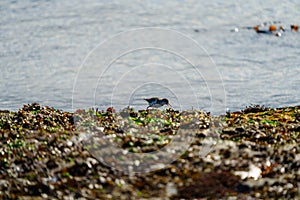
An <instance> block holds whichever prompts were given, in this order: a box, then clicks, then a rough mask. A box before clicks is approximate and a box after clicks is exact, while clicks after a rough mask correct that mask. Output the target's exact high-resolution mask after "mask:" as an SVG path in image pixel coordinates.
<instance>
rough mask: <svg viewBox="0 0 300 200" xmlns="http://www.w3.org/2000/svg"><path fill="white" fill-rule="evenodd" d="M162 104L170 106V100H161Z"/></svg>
mask: <svg viewBox="0 0 300 200" xmlns="http://www.w3.org/2000/svg"><path fill="white" fill-rule="evenodd" d="M161 103H162V104H164V105H168V104H169V100H168V99H166V98H164V99H162V100H161Z"/></svg>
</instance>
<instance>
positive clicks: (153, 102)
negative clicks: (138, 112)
mask: <svg viewBox="0 0 300 200" xmlns="http://www.w3.org/2000/svg"><path fill="white" fill-rule="evenodd" d="M144 100H145V101H147V102H148V103H149V106H148V107H147V109H148V108H150V107H152V108H159V107H162V106H164V105H167V106H168V107H171V105H170V104H169V100H168V99H166V98H158V97H152V98H149V99H146V98H145V99H144Z"/></svg>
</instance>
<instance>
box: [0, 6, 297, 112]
mask: <svg viewBox="0 0 300 200" xmlns="http://www.w3.org/2000/svg"><path fill="white" fill-rule="evenodd" d="M297 8H300V2H299V1H296V0H294V1H282V0H281V1H279V0H275V1H274V0H272V1H271V0H267V1H263V2H262V1H259V0H254V1H251V2H250V3H249V2H247V3H246V2H245V1H242V0H240V1H236V0H234V1H233V0H232V1H222V0H213V1H196V0H190V1H183V0H177V1H164V2H161V1H129V0H126V1H125V0H124V1H104V0H103V1H85V3H81V1H38V0H35V1H33V0H28V1H1V2H0V13H1V18H0V26H1V29H0V52H1V53H0V67H1V71H0V109H11V110H17V109H19V108H20V107H21V106H22V104H27V103H31V102H39V103H41V104H46V105H50V106H54V107H56V108H60V109H63V110H66V111H71V110H72V97H75V100H74V98H73V103H74V104H73V109H75V108H78V107H89V106H98V107H103V108H104V107H106V106H109V105H110V104H112V105H113V106H115V107H117V108H122V107H124V106H126V105H128V104H130V105H133V106H136V107H138V108H144V107H145V106H146V104H145V102H143V100H142V98H144V97H149V96H162V97H168V98H170V99H171V103H172V105H173V106H174V107H176V108H180V109H191V108H201V109H205V110H211V107H212V106H214V104H212V103H211V102H212V100H211V99H212V98H214V92H212V91H213V90H214V91H215V89H212V88H210V86H211V85H210V84H207V81H208V82H209V81H210V82H211V83H214V82H215V83H216V84H215V85H214V86H216V90H217V92H216V93H218V95H217V97H216V98H215V102H217V103H220V105H219V106H220V107H221V108H220V109H219V108H218V109H217V112H223V111H224V109H223V108H222V107H224V106H225V107H226V108H229V109H230V110H238V109H241V108H243V107H245V106H247V105H250V104H262V105H266V106H272V107H280V106H288V105H298V104H300V100H299V99H300V98H299V96H300V90H299V89H298V87H299V85H300V78H299V74H300V59H299V58H298V57H299V55H300V48H299V47H300V34H299V33H292V32H286V33H284V34H283V36H282V37H280V38H277V37H273V36H266V35H258V34H256V33H255V32H253V31H250V30H243V29H242V30H240V32H237V33H235V32H231V31H230V30H231V29H233V28H234V27H243V26H253V25H256V24H259V23H261V22H264V21H270V20H280V21H281V22H282V24H283V25H285V26H286V27H288V26H289V25H290V24H292V23H295V24H300V16H299V11H298V10H297ZM142 27H161V28H165V29H171V30H175V31H178V32H180V33H182V34H184V35H186V36H187V37H190V38H192V39H194V40H195V41H196V42H197V43H198V44H199V45H200V46H201V47H202V48H204V49H205V50H206V51H207V52H206V53H205V52H201V51H200V52H198V51H194V50H195V48H192V47H191V48H189V44H188V42H185V41H182V40H181V39H179V40H178V38H176V37H172V36H170V38H168V37H166V36H165V35H164V34H165V33H158V34H155V35H153V34H152V35H151V34H149V35H145V37H144V38H143V37H138V38H135V35H134V34H133V35H131V37H130V38H129V40H124V38H123V40H121V41H122V43H118V41H117V42H116V43H115V45H111V48H110V49H109V50H108V51H107V50H105V51H104V50H103V49H101V45H100V48H99V43H101V42H103V41H105V40H106V39H108V38H110V37H113V36H114V35H116V34H118V33H121V32H123V31H128V30H132V29H136V28H142ZM195 29H197V30H198V31H197V32H196V31H195ZM157 38H160V39H165V40H164V42H163V43H164V45H171V46H173V47H174V48H177V49H180V48H181V47H182V48H183V49H184V50H186V51H185V52H186V53H187V55H188V56H189V55H191V56H192V57H194V58H195V57H197V58H198V62H197V63H196V65H197V66H196V67H199V68H198V69H199V70H200V71H201V70H202V68H201V67H202V64H203V65H207V66H208V67H210V66H211V69H215V68H217V70H218V72H219V75H218V74H216V76H215V77H214V76H211V77H205V76H204V77H203V76H201V74H200V75H197V74H196V73H195V72H194V71H193V69H194V68H193V67H192V66H191V65H189V64H188V63H186V62H185V61H182V59H180V58H179V57H178V56H174V55H175V54H172V53H170V52H163V51H160V50H157V49H156V50H153V49H143V50H140V51H135V52H131V53H129V54H126V55H125V56H121V57H119V58H118V59H117V60H114V62H113V63H112V65H111V66H110V67H109V68H107V69H108V70H106V71H105V73H104V74H103V73H102V72H103V70H104V69H106V67H107V66H106V65H105V66H103V65H101V64H100V63H102V64H103V63H106V64H107V63H109V60H108V61H107V60H105V59H106V58H107V57H109V56H110V55H111V54H112V53H115V52H117V53H118V49H119V48H121V47H123V46H130V44H132V43H134V44H135V43H141V44H144V41H150V42H151V41H152V40H153V43H155V42H157V41H155V39H157ZM158 43H159V42H158ZM97 46H98V48H96V47H97ZM94 48H96V51H94V54H92V55H91V57H89V58H88V59H87V61H86V62H83V61H84V59H85V58H86V57H87V55H88V54H89V53H90V52H91V51H92V50H93V49H94ZM119 53H120V52H119ZM106 54H107V55H106ZM209 56H210V58H211V59H212V60H213V62H211V63H209V61H208V60H209V59H210V58H209ZM208 58H209V59H208ZM97 59H98V60H97ZM100 59H101V60H100ZM104 61H105V62H104ZM149 63H150V64H149ZM80 66H81V68H80ZM137 66H141V67H137ZM170 66H172V67H171V68H170ZM220 77H221V79H222V80H223V83H222V86H223V88H220V83H219V82H218V81H219V80H220ZM208 79H209V80H208ZM75 80H76V82H75ZM73 86H75V87H74V90H73ZM189 86H191V87H190V88H189ZM191 88H192V89H191ZM222 89H223V91H222ZM77 93H80V94H79V95H78V94H77Z"/></svg>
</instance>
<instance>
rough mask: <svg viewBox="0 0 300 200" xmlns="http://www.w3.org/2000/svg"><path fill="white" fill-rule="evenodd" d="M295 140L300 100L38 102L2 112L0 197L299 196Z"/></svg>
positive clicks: (299, 153)
mask: <svg viewBox="0 0 300 200" xmlns="http://www.w3.org/2000/svg"><path fill="white" fill-rule="evenodd" d="M178 135H180V137H178ZM174 141H175V142H174ZM172 143H173V144H175V145H173V146H174V147H172V148H171V150H170V148H169V149H168V147H169V146H171V144H172ZM299 143H300V106H295V107H285V108H276V109H274V108H266V107H262V106H251V107H247V108H245V109H244V110H242V111H239V112H232V113H227V114H226V115H224V116H218V117H215V116H211V115H210V114H209V113H205V112H202V111H183V112H179V111H176V110H172V109H167V110H140V111H134V110H133V109H130V108H127V109H124V110H122V111H120V112H116V111H115V110H114V109H113V108H108V109H107V110H106V111H99V110H96V109H90V110H78V111H76V112H75V113H69V112H63V111H61V110H57V109H54V108H51V107H48V106H42V105H39V104H37V103H33V104H30V105H25V106H24V107H23V108H22V109H20V110H19V111H17V112H11V111H4V110H2V111H0V155H1V156H0V199H147V198H151V199H201V198H208V199H229V198H230V199H266V198H267V199H278V198H282V199H297V198H300V146H299ZM182 144H185V145H182ZM112 145H114V146H113V147H114V149H115V150H111V146H112ZM175 147H177V148H175ZM178 147H180V148H178ZM160 149H168V150H166V151H165V152H164V153H165V154H163V153H162V154H151V153H153V152H157V151H159V150H160ZM180 149H181V151H180ZM118 150H119V151H120V152H119V151H118ZM148 154H149V155H151V156H152V157H151V158H147V159H146V158H143V159H144V160H132V159H131V157H130V155H148ZM164 155H171V156H173V155H174V159H173V160H172V159H171V161H170V162H169V160H168V159H167V158H168V156H165V157H164ZM176 155H179V156H178V158H177V157H176ZM151 159H152V160H151ZM167 161H168V162H167ZM152 165H153V167H152ZM155 166H156V167H155Z"/></svg>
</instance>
